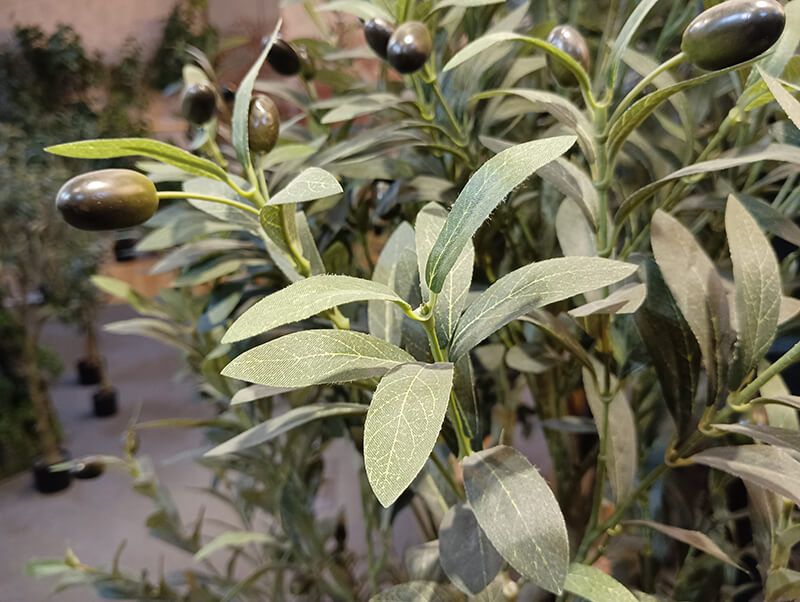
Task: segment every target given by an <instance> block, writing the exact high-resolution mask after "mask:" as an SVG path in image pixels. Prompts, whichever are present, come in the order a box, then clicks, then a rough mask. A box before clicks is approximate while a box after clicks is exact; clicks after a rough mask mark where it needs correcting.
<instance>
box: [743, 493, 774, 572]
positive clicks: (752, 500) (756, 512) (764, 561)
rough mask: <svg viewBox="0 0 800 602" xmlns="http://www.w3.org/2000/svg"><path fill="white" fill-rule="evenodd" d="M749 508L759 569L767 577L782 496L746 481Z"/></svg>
mask: <svg viewBox="0 0 800 602" xmlns="http://www.w3.org/2000/svg"><path fill="white" fill-rule="evenodd" d="M744 486H745V488H746V489H747V510H748V514H749V515H750V523H751V525H752V528H753V544H754V546H753V547H754V548H755V552H756V557H757V558H758V569H759V573H761V576H762V578H764V579H766V574H767V571H768V570H769V567H770V561H771V559H772V548H773V541H774V540H775V538H776V537H777V533H778V530H779V528H780V524H781V520H782V517H781V508H782V506H783V502H782V498H781V497H780V496H779V495H776V494H775V493H773V492H771V491H768V490H766V489H764V488H763V487H759V486H758V485H755V484H753V483H748V482H747V481H745V483H744Z"/></svg>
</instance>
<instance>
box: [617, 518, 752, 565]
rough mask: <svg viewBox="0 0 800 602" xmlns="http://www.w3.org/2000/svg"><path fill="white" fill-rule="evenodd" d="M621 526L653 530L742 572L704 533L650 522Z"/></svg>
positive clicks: (637, 522)
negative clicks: (634, 526)
mask: <svg viewBox="0 0 800 602" xmlns="http://www.w3.org/2000/svg"><path fill="white" fill-rule="evenodd" d="M623 524H625V525H636V526H639V527H646V528H648V529H653V530H654V531H658V532H659V533H663V534H664V535H666V536H668V537H671V538H672V539H675V540H677V541H680V542H683V543H685V544H687V545H690V546H692V547H693V548H697V549H698V550H700V551H701V552H705V553H706V554H708V555H709V556H713V557H714V558H716V559H717V560H720V561H722V562H724V563H726V564H729V565H731V566H733V567H736V568H737V569H739V570H744V569H742V567H741V566H740V565H739V564H738V563H737V562H736V561H735V560H734V559H733V558H731V557H730V556H729V555H728V554H726V553H725V552H724V551H723V550H722V548H720V547H719V546H718V545H717V544H716V543H715V542H714V540H712V539H711V538H710V537H709V536H708V535H706V534H705V533H701V532H700V531H692V530H690V529H681V528H679V527H671V526H669V525H663V524H661V523H657V522H654V521H650V520H627V521H625V522H624V523H623Z"/></svg>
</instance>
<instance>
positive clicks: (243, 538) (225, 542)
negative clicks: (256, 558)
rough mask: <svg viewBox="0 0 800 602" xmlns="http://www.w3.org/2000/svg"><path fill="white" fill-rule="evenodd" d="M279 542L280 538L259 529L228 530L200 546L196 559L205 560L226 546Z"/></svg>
mask: <svg viewBox="0 0 800 602" xmlns="http://www.w3.org/2000/svg"><path fill="white" fill-rule="evenodd" d="M278 543H279V542H278V540H276V539H275V538H274V537H272V536H271V535H267V534H266V533H259V532H258V531H226V532H225V533H222V534H221V535H218V536H217V537H215V538H214V539H212V540H211V541H209V542H208V543H207V544H205V545H204V546H203V547H202V548H200V549H199V550H198V551H197V553H196V554H195V555H194V561H195V562H200V561H202V560H205V559H206V558H208V557H209V556H211V555H212V554H213V553H214V552H217V551H219V550H224V549H226V548H231V547H235V548H241V547H244V546H247V545H250V544H260V545H277V544H278Z"/></svg>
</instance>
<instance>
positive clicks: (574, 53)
mask: <svg viewBox="0 0 800 602" xmlns="http://www.w3.org/2000/svg"><path fill="white" fill-rule="evenodd" d="M547 41H548V42H549V43H550V44H552V45H553V46H555V47H556V48H558V49H559V50H561V51H563V52H565V53H566V54H568V55H570V56H571V57H572V58H573V59H575V61H576V62H577V63H578V64H579V65H580V66H581V67H583V68H584V69H585V70H586V71H589V61H590V57H589V46H588V45H587V44H586V40H585V39H584V37H583V36H582V35H581V34H580V32H579V31H578V30H577V29H575V28H574V27H572V26H570V25H556V26H555V27H554V28H553V29H552V30H551V31H550V34H549V35H548V36H547ZM547 67H548V68H549V69H550V73H551V74H552V76H553V78H554V79H555V80H556V82H558V85H559V86H562V87H564V88H574V87H575V86H577V85H578V80H577V79H576V78H575V74H574V73H572V71H570V70H569V69H567V67H566V66H565V65H564V63H563V62H561V61H559V60H558V59H557V58H555V57H553V56H551V55H549V54H548V55H547Z"/></svg>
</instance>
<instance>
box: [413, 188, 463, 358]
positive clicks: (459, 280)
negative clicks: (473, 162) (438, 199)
mask: <svg viewBox="0 0 800 602" xmlns="http://www.w3.org/2000/svg"><path fill="white" fill-rule="evenodd" d="M446 221H447V211H446V210H445V209H443V208H442V207H441V206H440V205H437V204H436V203H428V204H427V205H425V207H423V208H422V210H421V211H420V212H419V213H418V214H417V228H416V232H417V245H416V246H417V264H418V265H419V274H420V282H422V283H424V282H425V266H426V264H427V262H428V257H429V256H430V252H431V250H432V248H433V246H434V244H435V242H436V238H437V237H438V236H439V234H440V233H441V231H442V228H443V227H444V224H445V222H446ZM474 263H475V248H474V246H473V245H472V241H471V240H470V241H467V244H466V245H465V246H464V249H463V250H462V251H461V254H460V255H459V256H458V259H457V261H456V263H455V265H454V266H453V267H452V268H451V270H450V273H449V274H447V277H446V278H445V280H444V285H443V286H442V290H441V292H440V293H439V298H438V300H437V302H436V306H435V307H434V319H435V325H436V335H437V337H438V338H439V344H440V345H441V346H442V347H445V346H447V344H448V343H449V341H450V338H451V337H452V336H453V332H454V331H455V328H456V323H457V322H458V318H459V317H460V316H461V312H462V311H463V310H464V307H465V305H466V302H467V293H468V292H469V287H470V284H471V283H472V268H473V264H474ZM422 293H423V297H424V298H425V299H427V298H428V295H429V290H428V288H427V285H425V284H423V286H422Z"/></svg>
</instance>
